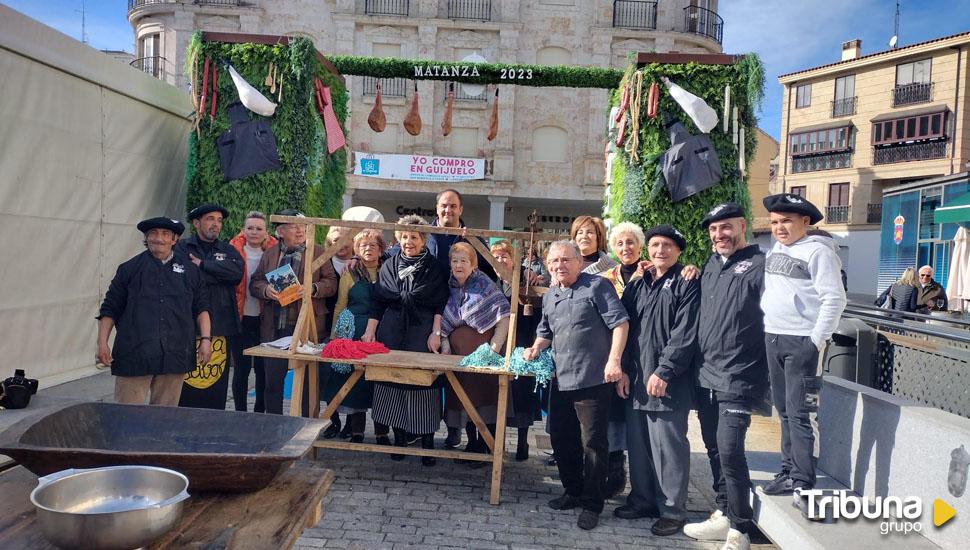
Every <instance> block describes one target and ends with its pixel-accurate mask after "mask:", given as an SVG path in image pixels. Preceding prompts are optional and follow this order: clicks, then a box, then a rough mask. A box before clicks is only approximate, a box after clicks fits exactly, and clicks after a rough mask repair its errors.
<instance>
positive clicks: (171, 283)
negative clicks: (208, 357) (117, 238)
mask: <svg viewBox="0 0 970 550" xmlns="http://www.w3.org/2000/svg"><path fill="white" fill-rule="evenodd" d="M208 310H209V293H208V290H207V289H206V287H205V285H204V284H203V282H202V273H201V272H200V271H199V269H198V268H196V267H195V265H193V264H192V262H190V261H189V259H188V257H187V256H185V255H183V254H180V253H178V252H176V253H175V254H174V256H173V257H172V259H171V260H169V262H168V263H165V264H163V263H162V262H160V261H159V260H157V259H156V258H155V257H154V256H152V254H151V253H150V252H148V251H147V250H146V251H145V252H142V253H141V254H139V255H137V256H135V257H134V258H132V259H130V260H128V261H127V262H125V263H123V264H121V265H120V266H118V271H117V272H116V273H115V276H114V279H112V280H111V285H110V286H108V292H106V293H105V295H104V302H103V303H102V304H101V310H100V313H99V315H98V318H99V319H100V318H101V317H110V318H112V319H114V322H115V329H116V330H117V334H116V336H115V342H114V348H113V349H112V352H111V355H112V358H113V361H112V363H111V374H114V375H116V376H146V375H150V374H180V373H185V372H189V371H191V370H192V369H194V368H195V320H196V317H198V315H199V314H200V313H202V312H203V311H208Z"/></svg>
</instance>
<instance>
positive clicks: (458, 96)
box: [445, 82, 488, 103]
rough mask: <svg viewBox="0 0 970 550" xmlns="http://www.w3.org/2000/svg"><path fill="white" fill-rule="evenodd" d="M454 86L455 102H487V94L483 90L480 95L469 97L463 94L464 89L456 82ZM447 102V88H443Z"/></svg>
mask: <svg viewBox="0 0 970 550" xmlns="http://www.w3.org/2000/svg"><path fill="white" fill-rule="evenodd" d="M453 84H454V85H455V101H468V102H471V103H476V102H478V103H485V102H487V101H488V94H487V93H486V92H485V91H484V90H483V91H482V93H480V94H478V95H469V94H468V93H466V92H465V88H464V87H463V86H462V85H461V84H460V83H458V82H454V83H453ZM447 100H448V88H447V87H446V88H445V101H447Z"/></svg>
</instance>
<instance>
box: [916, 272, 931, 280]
mask: <svg viewBox="0 0 970 550" xmlns="http://www.w3.org/2000/svg"><path fill="white" fill-rule="evenodd" d="M930 277H932V275H930V274H928V273H920V275H919V278H920V279H923V278H927V279H928V278H930Z"/></svg>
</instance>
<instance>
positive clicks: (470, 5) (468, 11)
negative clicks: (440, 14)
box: [448, 0, 492, 21]
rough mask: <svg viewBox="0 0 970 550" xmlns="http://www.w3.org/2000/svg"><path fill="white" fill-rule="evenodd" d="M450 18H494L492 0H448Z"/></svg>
mask: <svg viewBox="0 0 970 550" xmlns="http://www.w3.org/2000/svg"><path fill="white" fill-rule="evenodd" d="M448 19H467V20H471V21H491V20H492V0H448Z"/></svg>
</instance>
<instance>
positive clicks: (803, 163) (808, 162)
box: [791, 151, 852, 174]
mask: <svg viewBox="0 0 970 550" xmlns="http://www.w3.org/2000/svg"><path fill="white" fill-rule="evenodd" d="M851 167H852V151H846V152H844V153H829V154H823V155H815V156H811V157H794V158H792V161H791V170H792V173H793V174H800V173H802V172H816V171H819V170H835V169H838V168H851Z"/></svg>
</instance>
